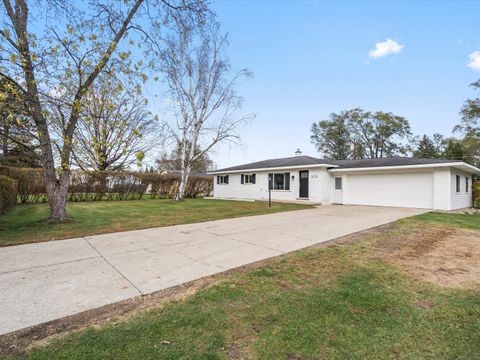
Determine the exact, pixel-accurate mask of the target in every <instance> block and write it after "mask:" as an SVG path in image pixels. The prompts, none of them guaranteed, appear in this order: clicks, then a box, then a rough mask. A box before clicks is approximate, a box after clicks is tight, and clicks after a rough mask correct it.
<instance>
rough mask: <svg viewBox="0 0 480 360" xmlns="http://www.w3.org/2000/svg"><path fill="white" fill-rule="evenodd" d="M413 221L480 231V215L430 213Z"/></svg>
mask: <svg viewBox="0 0 480 360" xmlns="http://www.w3.org/2000/svg"><path fill="white" fill-rule="evenodd" d="M412 220H418V221H424V222H428V223H432V224H439V225H447V226H455V227H462V228H466V229H472V230H480V213H475V214H457V213H440V212H429V213H425V214H422V215H418V216H416V217H414V218H413V219H412Z"/></svg>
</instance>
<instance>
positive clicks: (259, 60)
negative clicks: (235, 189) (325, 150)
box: [212, 0, 480, 167]
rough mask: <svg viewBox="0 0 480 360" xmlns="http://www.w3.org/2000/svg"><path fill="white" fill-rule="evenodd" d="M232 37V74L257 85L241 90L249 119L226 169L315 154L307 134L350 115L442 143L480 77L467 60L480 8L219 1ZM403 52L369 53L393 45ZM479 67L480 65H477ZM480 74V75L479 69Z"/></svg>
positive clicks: (478, 30) (479, 34)
mask: <svg viewBox="0 0 480 360" xmlns="http://www.w3.org/2000/svg"><path fill="white" fill-rule="evenodd" d="M212 5H213V9H214V11H215V12H216V13H217V15H218V17H219V20H220V22H221V23H222V28H223V30H224V31H226V32H228V33H229V34H230V48H229V54H230V59H231V62H232V65H233V67H234V68H235V69H240V68H244V67H246V68H249V69H251V70H252V71H253V72H254V74H255V77H254V78H253V79H251V80H248V81H246V82H242V83H241V84H240V85H239V86H238V91H239V92H240V93H241V95H242V96H243V97H244V98H245V103H244V108H243V112H244V113H250V112H254V113H256V114H257V118H256V119H255V120H254V121H252V122H250V123H249V124H247V125H245V126H244V127H242V129H241V130H240V134H241V136H242V145H241V146H236V145H234V146H230V145H221V146H219V147H218V148H217V149H216V151H215V152H214V153H213V154H212V158H213V159H214V161H215V162H216V163H217V165H218V166H219V167H224V166H230V165H235V164H239V163H246V162H250V161H256V160H262V159H265V158H274V157H283V156H292V155H293V153H294V151H295V149H296V148H300V149H301V150H302V151H303V153H304V154H308V155H313V156H315V155H316V151H315V149H314V147H313V145H311V143H310V126H311V124H312V123H313V122H315V121H318V120H321V119H326V118H327V117H328V115H329V114H330V113H331V112H339V111H341V110H346V109H349V108H352V107H357V106H358V107H362V108H364V109H365V110H373V111H376V110H381V111H391V112H393V113H395V114H397V115H402V116H405V117H406V118H407V119H408V120H409V121H410V123H411V125H412V130H413V132H414V133H417V134H423V133H426V134H433V133H434V132H439V133H442V134H445V135H449V134H450V133H451V129H452V128H453V126H454V125H455V124H456V123H457V122H458V119H459V115H458V112H459V109H460V106H461V105H462V103H463V101H464V100H465V99H466V98H468V97H472V96H474V95H475V94H474V92H473V90H472V89H471V88H469V87H468V85H469V84H470V83H472V82H473V81H475V80H477V79H478V78H480V72H479V71H478V70H475V69H472V68H469V67H468V66H467V63H469V61H470V60H469V55H470V54H473V53H475V51H480V26H479V24H478V14H479V13H480V2H474V1H467V2H460V1H455V2H454V1H452V2H434V1H428V2H417V1H402V2H392V1H388V2H386V1H385V2H380V1H372V2H362V1H351V2H334V1H328V2H326V1H293V0H292V1H257V0H251V1H228V0H223V1H220V0H217V1H215V2H213V4H212ZM387 38H388V39H391V40H393V41H395V42H396V43H397V44H398V45H399V46H400V47H401V46H403V48H401V49H400V50H399V49H397V51H398V50H399V52H397V53H392V54H390V55H386V56H383V57H380V58H376V59H374V58H371V57H369V51H371V50H372V49H374V48H375V45H376V44H377V43H380V42H384V41H385V40H386V39H387ZM478 61H480V60H478ZM479 70H480V69H479Z"/></svg>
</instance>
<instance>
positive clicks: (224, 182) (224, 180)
mask: <svg viewBox="0 0 480 360" xmlns="http://www.w3.org/2000/svg"><path fill="white" fill-rule="evenodd" d="M217 176H218V183H217V185H228V180H227V179H228V175H217Z"/></svg>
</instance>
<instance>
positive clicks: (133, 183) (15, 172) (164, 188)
mask: <svg viewBox="0 0 480 360" xmlns="http://www.w3.org/2000/svg"><path fill="white" fill-rule="evenodd" d="M0 174H4V175H6V176H9V177H11V178H13V179H16V180H17V181H18V201H19V202H21V203H22V204H32V203H41V202H47V201H48V197H47V195H46V189H45V180H44V177H43V170H42V169H20V168H9V167H1V166H0ZM179 185H180V176H178V175H169V174H154V173H139V172H122V171H72V174H71V177H70V186H69V189H68V195H67V197H68V198H67V200H68V201H96V200H133V199H142V198H144V197H145V196H148V197H150V198H173V197H174V196H175V195H176V193H177V191H178V187H179ZM212 191H213V178H212V177H210V176H191V177H190V178H189V181H188V184H187V188H186V191H185V197H187V198H195V197H198V196H209V195H210V194H211V193H212Z"/></svg>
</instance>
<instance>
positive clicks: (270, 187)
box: [268, 174, 273, 190]
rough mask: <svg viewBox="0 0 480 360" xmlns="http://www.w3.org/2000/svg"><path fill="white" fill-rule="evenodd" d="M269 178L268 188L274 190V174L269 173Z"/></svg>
mask: <svg viewBox="0 0 480 360" xmlns="http://www.w3.org/2000/svg"><path fill="white" fill-rule="evenodd" d="M268 179H269V180H268V188H269V189H270V190H272V189H273V174H268Z"/></svg>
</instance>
